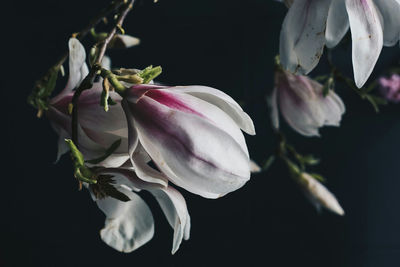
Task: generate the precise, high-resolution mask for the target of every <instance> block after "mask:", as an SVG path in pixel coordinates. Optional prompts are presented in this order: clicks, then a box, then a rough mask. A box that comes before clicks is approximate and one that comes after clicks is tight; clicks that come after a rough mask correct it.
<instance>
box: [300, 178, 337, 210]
mask: <svg viewBox="0 0 400 267" xmlns="http://www.w3.org/2000/svg"><path fill="white" fill-rule="evenodd" d="M297 182H298V183H299V184H300V186H301V188H302V189H303V192H304V194H305V195H306V197H307V198H308V199H309V200H310V202H311V203H312V204H313V205H314V206H315V208H316V209H317V210H318V211H320V209H321V207H324V208H326V209H328V210H330V211H332V212H333V213H336V214H338V215H344V210H343V208H342V207H341V206H340V204H339V202H338V201H337V199H336V197H335V196H334V195H333V194H332V193H331V192H330V191H329V190H328V189H327V188H326V187H325V186H324V185H323V184H321V183H320V182H318V181H317V180H316V179H315V178H313V177H312V176H311V175H310V174H308V173H305V172H303V173H302V174H301V175H300V177H299V178H298V180H297Z"/></svg>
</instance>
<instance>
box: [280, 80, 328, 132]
mask: <svg viewBox="0 0 400 267" xmlns="http://www.w3.org/2000/svg"><path fill="white" fill-rule="evenodd" d="M287 77H288V83H287V84H282V85H281V86H280V87H279V91H278V93H279V96H278V98H279V108H280V110H281V113H282V116H283V117H284V118H285V120H286V122H287V123H288V124H289V125H290V126H291V127H292V128H293V129H294V130H295V131H297V132H298V133H300V134H302V135H305V136H319V132H318V129H319V127H321V126H322V125H323V123H324V114H323V113H322V112H321V110H320V104H319V103H318V100H319V98H318V97H317V95H316V94H315V93H314V90H313V88H312V87H311V84H310V82H309V81H310V79H308V78H307V77H306V76H296V75H293V74H290V73H287ZM319 86H320V87H321V88H322V85H319ZM317 90H321V89H317Z"/></svg>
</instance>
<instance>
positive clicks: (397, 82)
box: [379, 74, 400, 103]
mask: <svg viewBox="0 0 400 267" xmlns="http://www.w3.org/2000/svg"><path fill="white" fill-rule="evenodd" d="M379 85H380V90H381V93H382V95H383V96H384V97H385V98H386V99H387V100H388V101H390V102H393V103H399V102H400V75H399V74H392V76H391V77H390V78H385V77H381V78H379Z"/></svg>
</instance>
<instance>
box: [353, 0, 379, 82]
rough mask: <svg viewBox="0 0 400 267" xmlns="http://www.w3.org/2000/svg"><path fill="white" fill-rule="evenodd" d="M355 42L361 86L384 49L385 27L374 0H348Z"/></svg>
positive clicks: (355, 65)
mask: <svg viewBox="0 0 400 267" xmlns="http://www.w3.org/2000/svg"><path fill="white" fill-rule="evenodd" d="M346 9H347V13H348V15H349V20H350V29H351V36H352V42H353V47H352V50H353V54H352V58H353V71H354V80H355V83H356V85H357V87H359V88H361V87H362V86H363V85H364V84H365V82H366V81H367V79H368V78H369V76H370V75H371V73H372V70H373V69H374V66H375V64H376V61H377V60H378V58H379V55H380V53H381V50H382V45H383V31H382V29H383V27H382V25H381V22H380V18H379V16H380V15H379V13H378V11H377V9H376V7H375V5H374V3H373V1H372V0H346Z"/></svg>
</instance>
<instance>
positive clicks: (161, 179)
mask: <svg viewBox="0 0 400 267" xmlns="http://www.w3.org/2000/svg"><path fill="white" fill-rule="evenodd" d="M121 104H122V107H123V109H124V112H125V116H126V120H127V124H128V139H129V145H128V154H129V158H130V159H131V164H132V167H133V168H134V170H135V172H136V174H137V175H138V177H139V178H140V179H142V180H143V181H146V182H149V183H159V184H161V185H163V186H165V187H166V186H167V185H168V179H167V177H166V176H165V175H164V174H163V173H161V172H159V171H157V170H155V169H153V168H152V167H150V166H149V165H148V164H147V162H148V161H147V160H146V159H145V158H144V157H143V152H142V150H139V149H137V148H138V146H139V138H138V132H137V128H136V123H135V121H134V118H133V114H132V112H131V109H130V107H129V103H128V102H127V101H126V100H123V101H122V103H121Z"/></svg>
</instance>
